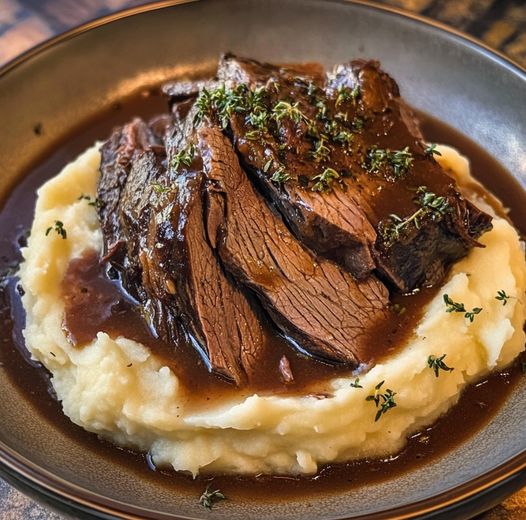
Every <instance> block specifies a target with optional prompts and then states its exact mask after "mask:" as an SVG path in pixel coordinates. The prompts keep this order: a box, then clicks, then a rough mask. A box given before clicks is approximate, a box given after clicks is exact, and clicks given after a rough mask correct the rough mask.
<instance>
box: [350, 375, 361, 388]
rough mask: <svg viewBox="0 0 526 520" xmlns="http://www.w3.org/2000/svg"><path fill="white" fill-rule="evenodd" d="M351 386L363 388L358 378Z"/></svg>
mask: <svg viewBox="0 0 526 520" xmlns="http://www.w3.org/2000/svg"><path fill="white" fill-rule="evenodd" d="M351 386H352V387H353V388H363V386H362V385H361V384H360V378H359V377H357V378H356V379H355V380H354V383H351Z"/></svg>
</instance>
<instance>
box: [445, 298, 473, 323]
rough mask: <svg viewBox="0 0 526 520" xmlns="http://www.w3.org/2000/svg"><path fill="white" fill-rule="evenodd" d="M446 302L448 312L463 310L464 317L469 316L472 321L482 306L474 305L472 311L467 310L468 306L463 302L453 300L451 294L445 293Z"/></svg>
mask: <svg viewBox="0 0 526 520" xmlns="http://www.w3.org/2000/svg"><path fill="white" fill-rule="evenodd" d="M443 298H444V303H445V304H446V312H463V313H464V318H467V319H468V320H469V321H470V322H471V323H473V320H474V319H475V315H476V314H478V313H479V312H480V311H481V310H482V308H481V307H473V309H471V310H470V311H467V310H466V307H465V305H464V304H463V303H458V302H455V301H453V300H452V299H451V298H450V297H449V295H447V294H444V297H443Z"/></svg>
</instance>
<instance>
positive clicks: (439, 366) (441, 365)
mask: <svg viewBox="0 0 526 520" xmlns="http://www.w3.org/2000/svg"><path fill="white" fill-rule="evenodd" d="M445 357H446V354H443V355H442V356H440V357H436V356H433V355H431V356H429V357H428V358H427V366H428V367H429V368H431V369H432V370H433V372H435V376H436V377H438V375H439V371H440V370H444V371H445V372H452V371H453V370H455V369H454V368H451V367H448V366H447V365H446V363H445V362H444V358H445Z"/></svg>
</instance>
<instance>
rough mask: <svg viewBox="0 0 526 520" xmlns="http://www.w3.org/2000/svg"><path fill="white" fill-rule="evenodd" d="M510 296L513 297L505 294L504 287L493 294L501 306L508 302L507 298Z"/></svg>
mask: <svg viewBox="0 0 526 520" xmlns="http://www.w3.org/2000/svg"><path fill="white" fill-rule="evenodd" d="M510 298H513V296H509V295H508V294H506V291H505V290H504V289H500V291H497V296H495V299H496V300H499V301H501V302H502V305H503V306H504V305H506V304H507V303H508V300H509V299H510Z"/></svg>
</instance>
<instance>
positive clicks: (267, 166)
mask: <svg viewBox="0 0 526 520" xmlns="http://www.w3.org/2000/svg"><path fill="white" fill-rule="evenodd" d="M271 166H272V159H269V160H268V161H267V162H266V163H265V166H263V171H264V172H265V173H267V172H268V171H269V169H270V167H271Z"/></svg>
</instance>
